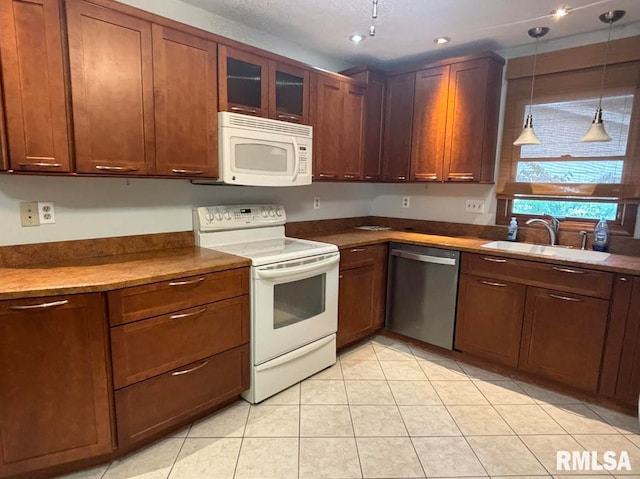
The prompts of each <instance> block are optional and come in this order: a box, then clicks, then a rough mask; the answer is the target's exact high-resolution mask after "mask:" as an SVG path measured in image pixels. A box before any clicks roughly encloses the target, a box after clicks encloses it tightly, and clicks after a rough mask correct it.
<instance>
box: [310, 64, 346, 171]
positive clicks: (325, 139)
mask: <svg viewBox="0 0 640 479" xmlns="http://www.w3.org/2000/svg"><path fill="white" fill-rule="evenodd" d="M341 87H342V83H341V82H340V80H338V79H336V78H333V77H330V76H328V75H326V76H325V75H317V78H316V88H315V91H316V94H315V101H316V112H315V125H313V126H314V132H313V139H314V142H315V147H314V150H313V155H314V162H315V167H314V172H315V177H316V179H319V180H336V179H338V177H339V175H340V172H341V161H342V159H343V155H342V145H341V141H340V140H341V138H342V128H343V120H344V118H343V104H344V101H343V100H344V96H343V91H342V88H341Z"/></svg>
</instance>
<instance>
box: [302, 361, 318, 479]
mask: <svg viewBox="0 0 640 479" xmlns="http://www.w3.org/2000/svg"><path fill="white" fill-rule="evenodd" d="M316 374H317V373H316ZM298 384H299V387H298V479H299V478H300V457H301V453H300V448H301V447H302V381H300V382H299V383H298Z"/></svg>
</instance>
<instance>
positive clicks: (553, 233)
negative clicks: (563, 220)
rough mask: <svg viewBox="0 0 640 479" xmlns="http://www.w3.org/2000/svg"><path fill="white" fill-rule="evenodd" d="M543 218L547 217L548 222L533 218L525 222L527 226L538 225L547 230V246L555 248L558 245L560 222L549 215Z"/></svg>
mask: <svg viewBox="0 0 640 479" xmlns="http://www.w3.org/2000/svg"><path fill="white" fill-rule="evenodd" d="M545 216H548V217H549V218H550V222H549V221H545V220H543V219H540V218H533V219H530V220H529V221H527V224H528V225H531V224H536V223H539V224H541V225H543V226H544V227H545V228H547V231H548V232H549V244H550V245H551V246H555V245H556V244H557V243H558V230H559V229H560V220H559V219H558V218H556V217H555V216H551V215H545Z"/></svg>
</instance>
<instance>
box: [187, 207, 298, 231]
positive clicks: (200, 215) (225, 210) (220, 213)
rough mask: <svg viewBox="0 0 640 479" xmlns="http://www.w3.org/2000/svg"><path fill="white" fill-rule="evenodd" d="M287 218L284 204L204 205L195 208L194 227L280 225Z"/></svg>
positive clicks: (219, 228) (200, 229)
mask: <svg viewBox="0 0 640 479" xmlns="http://www.w3.org/2000/svg"><path fill="white" fill-rule="evenodd" d="M286 220H287V216H286V213H285V211H284V207H283V206H282V205H223V206H203V207H200V208H195V209H194V210H193V228H194V229H195V230H199V231H220V230H237V229H243V228H263V227H265V226H279V225H283V224H285V223H286Z"/></svg>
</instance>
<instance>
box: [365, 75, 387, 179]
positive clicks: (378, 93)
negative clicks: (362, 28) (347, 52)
mask: <svg viewBox="0 0 640 479" xmlns="http://www.w3.org/2000/svg"><path fill="white" fill-rule="evenodd" d="M384 93H385V82H384V78H383V77H382V76H381V75H375V74H372V73H370V74H369V76H368V79H367V93H366V97H365V117H364V157H363V166H362V173H363V176H364V179H365V180H379V179H380V175H381V167H382V161H381V160H382V150H381V146H382V114H383V106H384Z"/></svg>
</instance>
